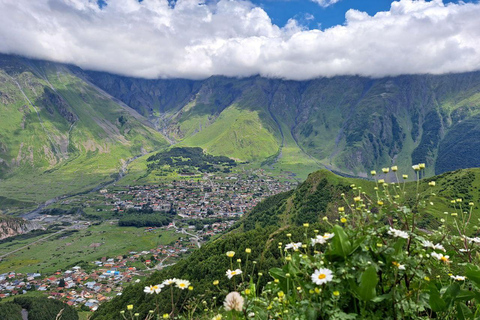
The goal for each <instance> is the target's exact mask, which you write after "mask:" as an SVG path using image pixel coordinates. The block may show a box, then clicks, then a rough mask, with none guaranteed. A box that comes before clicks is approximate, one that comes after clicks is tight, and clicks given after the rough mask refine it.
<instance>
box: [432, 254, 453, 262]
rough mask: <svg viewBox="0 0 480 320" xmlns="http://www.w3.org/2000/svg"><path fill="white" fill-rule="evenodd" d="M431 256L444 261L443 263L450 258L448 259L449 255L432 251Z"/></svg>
mask: <svg viewBox="0 0 480 320" xmlns="http://www.w3.org/2000/svg"><path fill="white" fill-rule="evenodd" d="M431 256H432V257H434V258H435V259H437V260H440V261H442V262H445V263H449V262H450V260H448V258H449V256H444V255H443V254H441V253H436V252H432V253H431Z"/></svg>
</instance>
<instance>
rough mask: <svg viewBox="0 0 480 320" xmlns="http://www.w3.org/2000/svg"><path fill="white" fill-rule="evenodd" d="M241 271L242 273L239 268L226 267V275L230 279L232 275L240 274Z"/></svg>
mask: <svg viewBox="0 0 480 320" xmlns="http://www.w3.org/2000/svg"><path fill="white" fill-rule="evenodd" d="M241 273H242V270H240V269H236V270H230V269H228V270H227V272H226V275H227V277H228V279H232V278H233V276H236V275H237V274H241Z"/></svg>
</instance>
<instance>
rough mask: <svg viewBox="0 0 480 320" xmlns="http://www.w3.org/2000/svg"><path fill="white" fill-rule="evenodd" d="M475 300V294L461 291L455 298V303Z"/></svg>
mask: <svg viewBox="0 0 480 320" xmlns="http://www.w3.org/2000/svg"><path fill="white" fill-rule="evenodd" d="M473 298H475V292H473V291H468V290H461V291H460V292H459V293H458V295H457V297H456V298H455V301H468V300H472V299H473Z"/></svg>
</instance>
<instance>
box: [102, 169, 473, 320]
mask: <svg viewBox="0 0 480 320" xmlns="http://www.w3.org/2000/svg"><path fill="white" fill-rule="evenodd" d="M431 181H435V182H436V183H435V186H430V185H429V182H431ZM401 185H402V188H404V190H405V191H406V194H407V195H410V196H411V197H413V198H409V197H408V196H407V198H406V200H407V201H406V203H414V202H415V195H416V192H417V191H416V190H417V183H416V182H407V183H406V184H405V185H403V183H401ZM375 187H376V183H375V182H373V181H368V180H364V179H354V178H346V177H341V176H338V175H335V174H333V173H331V172H329V171H327V170H319V171H317V172H314V173H311V174H310V175H309V176H308V178H307V179H306V180H305V182H303V183H302V184H300V185H299V186H298V187H297V188H296V189H294V190H291V191H289V192H285V193H281V194H278V195H275V196H272V197H269V198H267V199H265V200H263V201H262V202H261V203H259V204H258V205H257V206H256V207H255V208H254V209H253V210H252V211H250V212H248V213H247V214H246V215H245V216H244V217H243V218H242V219H241V220H240V221H239V222H238V223H237V224H236V225H235V226H234V227H233V228H232V229H231V230H230V231H229V232H228V233H227V234H225V235H223V236H222V237H221V238H218V239H216V240H213V241H210V242H208V243H206V244H205V245H204V246H202V247H201V248H200V249H198V250H196V251H195V252H193V253H192V254H191V255H189V256H188V257H187V258H185V259H182V260H180V261H179V262H178V263H177V264H176V265H174V266H171V267H169V268H165V269H162V270H161V271H158V272H156V273H154V274H153V275H152V276H150V277H149V278H147V279H146V280H145V282H142V283H138V284H132V285H130V286H128V287H126V288H125V290H124V291H123V293H122V295H121V296H120V297H116V298H115V299H113V300H112V301H110V302H108V303H105V304H103V305H102V306H101V307H100V308H99V309H98V310H97V311H96V312H95V313H94V315H93V318H92V319H94V320H107V319H113V318H115V316H116V315H117V314H118V312H119V311H120V310H125V308H126V306H127V305H129V304H133V305H134V306H135V312H139V313H140V314H146V313H147V312H148V310H149V309H152V308H153V306H155V305H156V303H158V305H160V308H161V309H160V311H161V312H168V311H169V310H170V309H169V308H170V302H169V301H170V292H169V290H164V292H162V293H161V294H159V295H158V296H155V295H154V296H152V295H146V294H144V293H143V288H144V286H146V285H151V284H156V283H161V282H162V281H163V280H165V279H170V278H180V279H189V280H190V281H191V282H192V285H193V287H194V289H193V290H194V291H193V295H190V297H192V296H193V297H200V299H201V300H206V301H211V299H212V297H213V296H216V297H217V299H218V300H217V301H219V302H220V303H221V301H222V299H223V297H224V295H225V294H226V293H227V292H229V291H228V290H233V289H234V288H233V284H232V282H231V281H228V280H227V278H226V277H225V271H226V270H227V269H230V268H231V266H230V263H229V260H228V258H226V257H225V253H226V252H227V251H235V252H236V253H235V257H234V259H237V258H240V259H242V261H245V260H246V259H247V256H246V254H245V249H246V248H250V249H251V255H250V256H249V259H250V261H257V264H256V269H255V273H256V272H262V273H263V274H264V275H265V277H263V278H261V279H259V280H258V281H259V284H260V288H261V287H262V286H263V285H265V284H266V282H267V281H269V280H271V278H270V277H269V276H268V270H269V269H270V268H272V267H275V266H281V265H283V256H282V254H281V253H280V251H281V250H279V248H278V243H279V242H281V243H283V244H284V245H285V244H286V243H289V242H292V241H294V242H295V241H301V242H303V243H305V241H307V242H308V241H309V240H308V239H307V240H306V239H305V237H304V236H303V234H304V232H305V229H304V228H303V226H302V225H303V223H306V222H308V223H309V224H310V226H309V230H310V232H312V230H313V229H318V230H319V231H320V233H323V232H324V231H326V230H328V229H329V228H330V227H331V226H332V224H336V223H338V208H339V207H345V208H347V204H346V203H345V200H344V197H345V199H349V202H350V203H351V202H352V199H353V197H354V196H355V195H358V192H359V188H361V190H362V191H364V192H366V195H367V196H366V197H367V198H369V197H370V196H372V200H375V190H374V188H375ZM354 188H355V189H354ZM393 189H394V188H392V187H391V188H390V190H391V191H390V192H393ZM418 191H419V194H420V195H421V197H426V198H425V199H426V202H427V206H423V205H422V206H420V209H419V212H417V217H416V224H417V225H418V227H420V228H422V230H433V229H437V228H439V226H440V225H442V222H441V220H442V219H446V220H447V222H446V223H447V225H449V227H450V228H451V230H452V231H454V232H456V229H455V227H454V222H453V221H452V220H453V218H450V217H449V215H448V216H446V215H445V214H444V212H455V211H456V209H455V206H458V204H452V203H451V200H452V199H459V198H460V199H462V200H463V202H464V203H469V202H473V203H474V206H473V207H472V210H473V215H472V221H477V218H479V217H480V216H479V205H478V203H480V169H478V168H477V169H464V170H457V171H454V172H447V173H443V174H441V175H438V176H435V177H432V178H428V179H423V180H421V181H420V182H419V185H418ZM342 194H343V195H342ZM429 201H434V202H435V203H434V205H431V204H428V203H429ZM374 203H375V204H376V201H374ZM376 209H377V208H375V205H373V206H372V211H373V210H376ZM457 209H458V207H457ZM346 210H347V209H346ZM347 216H348V218H349V219H350V214H348V215H347ZM324 217H327V218H328V222H325V221H324V220H323V219H324ZM385 224H387V221H385ZM468 231H469V233H470V232H471V233H475V234H476V235H478V230H477V229H476V227H473V226H472V227H470V228H469V230H468ZM288 233H291V234H292V235H294V236H292V238H293V239H289V238H288V237H287V234H288ZM255 273H254V274H255ZM214 280H219V281H220V285H219V287H220V288H227V291H226V292H220V291H219V290H216V289H212V288H213V286H212V282H213V281H214ZM212 290H213V291H212ZM155 299H158V300H155ZM182 299H183V298H182ZM182 299H179V301H183V300H182Z"/></svg>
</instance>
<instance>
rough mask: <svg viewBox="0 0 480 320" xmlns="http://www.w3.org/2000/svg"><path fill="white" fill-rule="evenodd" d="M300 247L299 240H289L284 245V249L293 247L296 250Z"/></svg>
mask: <svg viewBox="0 0 480 320" xmlns="http://www.w3.org/2000/svg"><path fill="white" fill-rule="evenodd" d="M301 247H302V243H301V242H291V243H289V244H287V245H286V246H285V250H288V249H293V250H294V251H298V249H299V248H301Z"/></svg>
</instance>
